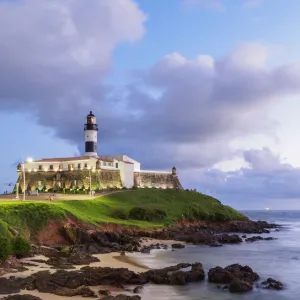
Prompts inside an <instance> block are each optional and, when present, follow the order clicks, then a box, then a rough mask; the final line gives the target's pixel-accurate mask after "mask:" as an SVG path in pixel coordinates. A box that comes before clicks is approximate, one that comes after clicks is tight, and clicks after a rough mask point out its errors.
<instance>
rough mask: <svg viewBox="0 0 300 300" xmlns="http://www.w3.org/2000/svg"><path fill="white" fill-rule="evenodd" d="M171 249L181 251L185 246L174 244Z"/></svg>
mask: <svg viewBox="0 0 300 300" xmlns="http://www.w3.org/2000/svg"><path fill="white" fill-rule="evenodd" d="M172 248H174V249H183V248H185V246H184V245H183V244H179V243H176V244H172Z"/></svg>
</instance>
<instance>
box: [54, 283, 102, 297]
mask: <svg viewBox="0 0 300 300" xmlns="http://www.w3.org/2000/svg"><path fill="white" fill-rule="evenodd" d="M54 294H55V295H58V296H65V297H74V296H82V297H97V296H96V294H95V292H93V291H92V290H91V289H90V288H89V287H87V286H81V287H78V288H76V289H70V288H66V287H61V288H57V289H56V290H55V291H54Z"/></svg>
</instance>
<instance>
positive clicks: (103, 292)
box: [98, 290, 110, 296]
mask: <svg viewBox="0 0 300 300" xmlns="http://www.w3.org/2000/svg"><path fill="white" fill-rule="evenodd" d="M98 293H99V295H104V296H109V295H110V291H109V290H99V291H98Z"/></svg>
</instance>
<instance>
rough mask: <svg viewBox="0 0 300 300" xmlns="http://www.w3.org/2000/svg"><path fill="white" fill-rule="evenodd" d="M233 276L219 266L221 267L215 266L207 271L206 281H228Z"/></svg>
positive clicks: (224, 282)
mask: <svg viewBox="0 0 300 300" xmlns="http://www.w3.org/2000/svg"><path fill="white" fill-rule="evenodd" d="M233 278H234V275H233V274H232V273H231V272H229V271H227V270H225V269H223V268H221V267H215V268H212V269H210V270H209V272H208V281H209V282H212V283H223V284H226V283H230V282H231V281H232V280H233Z"/></svg>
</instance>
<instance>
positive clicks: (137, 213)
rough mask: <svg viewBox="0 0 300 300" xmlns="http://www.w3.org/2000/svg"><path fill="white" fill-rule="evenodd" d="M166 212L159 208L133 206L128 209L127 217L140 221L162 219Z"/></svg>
mask: <svg viewBox="0 0 300 300" xmlns="http://www.w3.org/2000/svg"><path fill="white" fill-rule="evenodd" d="M166 217H167V213H166V212H165V211H164V210H161V209H149V208H143V207H134V208H132V209H131V210H130V211H129V218H130V219H134V220H141V221H155V220H164V219H165V218H166Z"/></svg>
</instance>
